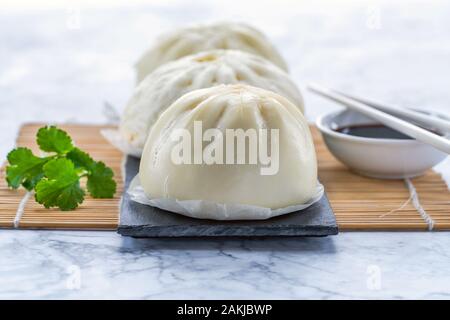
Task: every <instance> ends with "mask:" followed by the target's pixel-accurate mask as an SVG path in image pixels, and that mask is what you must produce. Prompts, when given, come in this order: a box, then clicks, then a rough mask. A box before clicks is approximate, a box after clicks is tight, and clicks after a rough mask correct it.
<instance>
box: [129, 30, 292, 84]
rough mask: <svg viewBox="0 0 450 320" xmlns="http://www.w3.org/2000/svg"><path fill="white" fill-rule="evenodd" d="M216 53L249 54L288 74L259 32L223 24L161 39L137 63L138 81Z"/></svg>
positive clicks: (271, 46) (271, 47)
mask: <svg viewBox="0 0 450 320" xmlns="http://www.w3.org/2000/svg"><path fill="white" fill-rule="evenodd" d="M213 49H235V50H241V51H246V52H250V53H253V54H256V55H259V56H261V57H264V58H266V59H267V60H269V61H272V62H273V63H274V64H276V65H278V66H279V67H280V68H282V69H284V70H287V67H286V63H285V62H284V60H283V58H282V57H281V56H280V54H279V53H278V52H277V50H276V49H275V48H274V46H273V45H272V44H271V43H270V42H269V40H268V39H267V38H266V37H265V36H264V35H263V34H262V33H261V32H260V31H258V30H256V29H255V28H253V27H250V26H248V25H247V24H244V23H231V22H221V23H214V24H208V25H196V26H191V27H187V28H182V29H178V30H177V31H175V32H171V33H168V34H165V35H162V36H160V37H159V39H158V40H157V41H156V43H155V45H154V46H153V47H152V48H150V49H149V50H148V51H147V52H146V53H145V54H144V55H143V56H142V57H141V58H140V59H139V61H138V62H137V64H136V71H137V81H138V82H140V81H142V80H143V79H144V78H145V77H146V76H147V75H148V74H149V73H151V72H152V71H153V70H155V69H156V68H158V67H159V66H161V65H162V64H164V63H166V62H169V61H172V60H176V59H179V58H181V57H184V56H187V55H190V54H194V53H198V52H201V51H207V50H213Z"/></svg>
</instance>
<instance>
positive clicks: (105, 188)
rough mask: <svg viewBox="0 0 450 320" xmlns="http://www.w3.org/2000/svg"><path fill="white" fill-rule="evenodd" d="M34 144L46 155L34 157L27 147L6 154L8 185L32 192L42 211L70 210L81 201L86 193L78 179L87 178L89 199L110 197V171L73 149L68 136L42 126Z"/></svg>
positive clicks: (112, 191) (113, 188)
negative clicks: (44, 209) (55, 208)
mask: <svg viewBox="0 0 450 320" xmlns="http://www.w3.org/2000/svg"><path fill="white" fill-rule="evenodd" d="M36 140H37V144H38V145H39V148H40V149H41V150H42V151H44V152H45V153H46V156H44V157H38V156H36V155H34V154H33V152H32V151H31V150H30V149H28V148H22V147H21V148H16V149H14V150H12V151H11V152H10V153H9V154H8V157H7V159H8V162H9V165H8V166H7V167H6V181H7V183H8V186H10V187H11V188H13V189H17V188H19V187H20V186H23V187H24V188H25V189H27V190H28V191H32V190H34V191H35V199H36V201H37V202H38V203H40V204H42V205H44V206H45V207H46V208H51V207H58V208H60V209H61V210H74V209H76V208H77V207H78V205H79V204H81V203H82V202H83V201H84V197H85V194H86V191H85V190H84V189H83V188H82V187H81V185H80V180H81V179H83V178H86V179H87V183H86V186H87V191H88V192H89V193H90V195H91V196H92V197H93V198H112V197H113V196H114V194H115V193H116V182H115V181H114V179H113V177H114V173H113V171H112V170H111V168H109V167H107V166H106V165H105V164H104V163H103V162H101V161H95V160H94V159H92V157H91V156H90V155H89V154H88V153H86V152H84V151H82V150H80V149H79V148H77V147H75V146H74V144H73V141H72V139H71V138H70V136H69V135H68V134H67V133H66V132H65V131H63V130H61V129H59V128H57V127H55V126H50V127H43V128H41V129H39V131H38V133H37V139H36Z"/></svg>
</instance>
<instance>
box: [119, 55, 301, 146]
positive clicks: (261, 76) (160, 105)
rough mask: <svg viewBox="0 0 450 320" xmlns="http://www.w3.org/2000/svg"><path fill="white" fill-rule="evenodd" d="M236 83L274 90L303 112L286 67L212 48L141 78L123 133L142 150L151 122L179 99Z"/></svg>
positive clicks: (295, 87) (122, 125)
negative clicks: (197, 92) (188, 93)
mask: <svg viewBox="0 0 450 320" xmlns="http://www.w3.org/2000/svg"><path fill="white" fill-rule="evenodd" d="M233 83H245V84H249V85H252V86H255V87H260V88H263V89H268V90H271V91H274V92H276V93H279V94H281V95H283V96H285V97H286V98H288V99H289V100H291V101H292V102H293V103H294V104H295V105H296V106H297V107H298V108H299V109H300V110H302V111H303V99H302V96H301V94H300V92H299V90H298V88H297V86H296V85H295V83H294V82H293V81H292V80H291V79H290V77H289V75H288V74H287V73H285V72H284V71H283V70H281V69H280V68H278V67H277V66H275V65H273V64H272V63H271V62H269V61H267V60H265V59H263V58H261V57H259V56H256V55H253V54H250V53H246V52H242V51H237V50H213V51H206V52H202V53H198V54H195V55H190V56H187V57H184V58H182V59H179V60H175V61H172V62H169V63H167V64H165V65H163V66H161V67H160V68H158V69H156V70H155V71H154V72H152V73H151V74H150V75H149V76H148V77H147V78H146V79H145V80H144V81H142V82H141V83H140V84H139V85H138V86H137V87H136V89H135V92H134V94H133V96H132V98H131V100H130V101H129V102H128V105H127V106H126V108H125V111H124V113H123V115H122V118H121V123H120V133H121V136H122V137H123V138H124V139H125V141H127V142H128V143H129V144H130V145H132V146H133V147H134V148H135V149H138V150H142V148H143V147H144V143H145V140H146V138H147V135H148V132H149V129H150V128H151V126H152V124H153V123H154V122H155V121H156V119H157V118H158V116H159V115H160V114H161V112H163V111H164V110H165V109H166V108H167V107H169V106H170V105H171V104H172V103H173V102H174V101H175V100H176V99H178V98H179V97H181V96H182V95H183V94H185V93H187V92H189V91H193V90H196V89H202V88H209V87H213V86H216V85H218V84H233Z"/></svg>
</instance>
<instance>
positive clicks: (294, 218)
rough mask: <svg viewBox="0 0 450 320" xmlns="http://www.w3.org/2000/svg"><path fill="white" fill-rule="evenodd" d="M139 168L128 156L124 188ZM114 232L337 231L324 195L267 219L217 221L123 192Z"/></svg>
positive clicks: (291, 233)
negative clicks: (157, 205) (156, 205)
mask: <svg viewBox="0 0 450 320" xmlns="http://www.w3.org/2000/svg"><path fill="white" fill-rule="evenodd" d="M138 169H139V159H136V158H133V157H128V158H127V161H126V164H125V190H127V189H128V186H129V184H130V182H131V180H132V179H133V178H134V176H135V175H136V174H137V172H138ZM118 233H120V234H121V235H124V236H132V237H149V238H150V237H223V236H239V237H259V236H327V235H335V234H337V233H338V227H337V223H336V218H335V216H334V214H333V211H332V209H331V207H330V204H329V202H328V199H327V197H326V194H325V195H324V196H323V197H322V199H321V200H320V201H319V202H317V203H315V204H314V205H312V206H311V207H309V208H307V209H305V210H302V211H299V212H293V213H289V214H286V215H282V216H279V217H274V218H271V219H268V220H246V221H217V220H202V219H194V218H189V217H185V216H182V215H179V214H176V213H171V212H169V211H165V210H161V209H158V208H154V207H151V206H146V205H142V204H140V203H136V202H134V201H131V200H130V197H129V196H128V194H127V193H126V192H125V193H124V195H123V199H122V203H121V208H120V219H119V227H118Z"/></svg>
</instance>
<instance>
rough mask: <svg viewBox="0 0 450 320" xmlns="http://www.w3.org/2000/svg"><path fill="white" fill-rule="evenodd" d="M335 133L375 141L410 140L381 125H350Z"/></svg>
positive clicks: (404, 135)
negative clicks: (373, 139) (374, 139)
mask: <svg viewBox="0 0 450 320" xmlns="http://www.w3.org/2000/svg"><path fill="white" fill-rule="evenodd" d="M335 131H337V132H340V133H344V134H348V135H351V136H356V137H364V138H377V139H402V140H411V139H412V138H411V137H409V136H407V135H406V134H403V133H401V132H399V131H397V130H394V129H391V128H389V127H386V126H385V125H382V124H361V125H352V126H346V127H341V128H338V129H336V130H335Z"/></svg>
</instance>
